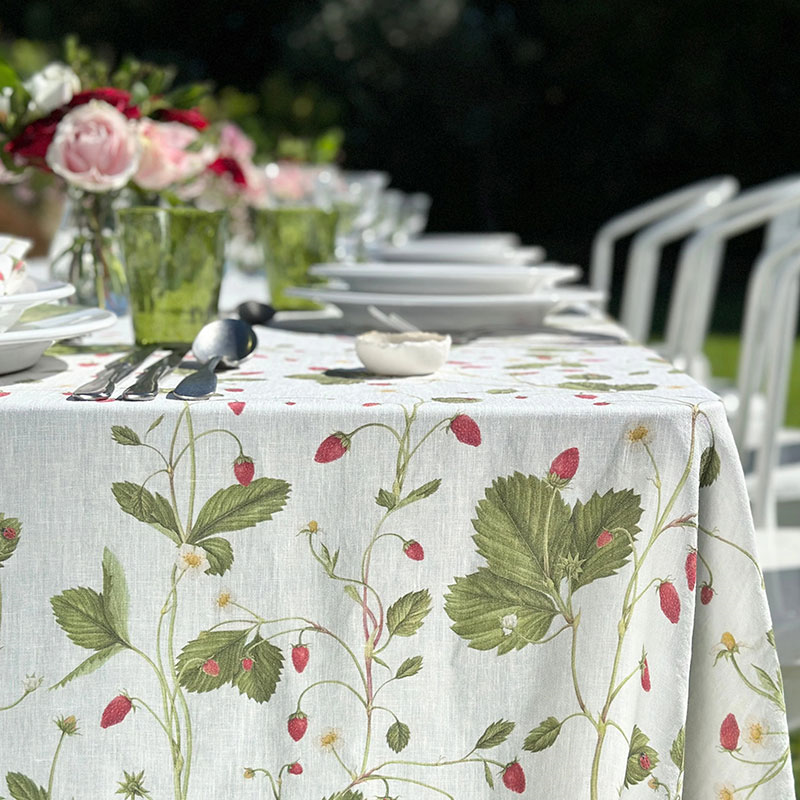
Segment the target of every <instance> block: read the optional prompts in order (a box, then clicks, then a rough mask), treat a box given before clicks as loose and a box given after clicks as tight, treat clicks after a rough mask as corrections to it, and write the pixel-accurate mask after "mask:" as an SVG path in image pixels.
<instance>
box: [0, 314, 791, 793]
mask: <svg viewBox="0 0 800 800" xmlns="http://www.w3.org/2000/svg"><path fill="white" fill-rule="evenodd" d="M259 334H260V339H261V342H260V346H259V348H258V350H257V352H256V353H255V355H254V357H253V358H252V359H251V360H250V361H248V362H246V363H245V364H244V365H242V367H241V368H240V369H238V370H234V371H231V372H227V373H223V374H221V376H220V385H219V391H218V393H217V395H216V396H215V397H213V398H212V399H211V400H209V401H206V402H198V403H194V404H191V405H187V404H184V403H181V402H176V401H172V400H168V399H166V397H164V396H161V397H159V398H158V399H157V400H155V401H154V402H152V403H143V404H136V403H122V402H116V401H112V402H102V403H79V402H70V401H69V400H68V393H69V391H70V389H72V388H74V387H76V386H77V385H79V384H80V383H82V382H83V381H85V380H88V379H89V378H90V377H91V376H92V374H94V373H95V372H96V371H97V370H98V368H99V367H100V366H101V365H103V364H105V363H107V362H108V361H110V360H112V359H113V358H114V357H115V353H114V352H113V351H114V350H115V348H113V347H105V348H103V347H102V346H101V347H100V348H98V347H97V346H95V347H87V348H82V349H74V348H69V347H65V346H64V347H56V348H54V349H53V350H51V352H50V354H49V355H48V356H47V357H46V358H45V359H44V360H43V361H42V362H41V363H40V364H39V366H38V367H37V368H36V370H34V371H31V372H28V373H22V374H20V375H17V376H6V377H5V378H4V379H0V387H2V388H1V389H0V443H1V444H2V450H0V452H1V453H2V459H0V534H1V535H0V562H1V563H0V566H2V570H0V590H1V591H2V616H1V617H0V676H2V678H0V730H2V731H3V736H2V743H1V744H0V795H3V794H7V795H8V796H10V797H12V798H14V799H15V800H46V798H50V799H51V800H57V798H64V799H65V800H66V798H72V797H75V798H86V799H87V800H89V799H90V798H91V800H95V798H101V797H112V796H117V795H115V792H116V791H117V790H119V793H120V795H121V796H124V797H151V798H173V797H174V798H175V799H176V800H186V798H197V800H206V799H207V798H220V799H221V798H282V799H283V800H300V799H301V798H302V800H322V799H323V798H339V800H361V798H364V799H365V800H366V799H367V798H369V799H370V800H372V798H396V797H399V798H403V800H408V799H409V798H427V797H431V798H435V797H446V798H451V800H453V799H454V798H455V799H456V800H471V799H472V798H475V800H478V798H490V797H493V796H495V794H496V793H500V794H509V795H510V796H511V795H515V794H520V795H522V796H525V797H531V798H538V797H542V798H553V799H556V798H563V800H573V798H587V799H590V800H595V799H596V798H617V797H623V798H629V797H630V798H637V797H654V796H655V797H665V798H671V799H674V798H677V797H681V796H682V797H684V798H687V800H695V799H698V800H699V799H700V798H718V799H721V800H731V798H735V800H740V799H741V798H745V797H753V798H762V799H763V800H767V799H769V800H774V799H775V798H786V799H787V800H788V798H791V797H793V796H794V795H793V788H792V776H791V765H790V759H789V750H788V747H789V745H788V736H787V731H786V716H785V712H784V701H783V693H782V687H781V681H780V675H779V671H778V659H777V656H776V651H775V647H774V640H773V636H772V632H771V623H770V619H769V613H768V608H767V603H766V598H765V594H764V588H763V581H762V576H761V573H760V570H759V567H758V564H757V560H756V558H755V538H754V533H753V529H752V523H751V519H750V513H749V509H748V503H747V497H746V492H745V488H744V484H743V479H742V473H741V468H740V466H739V464H738V460H737V456H736V451H735V448H734V446H733V443H732V439H731V435H730V432H729V430H728V427H727V423H726V420H725V415H724V411H723V408H722V406H721V404H720V402H719V401H718V399H717V398H716V397H715V396H713V395H712V394H710V393H709V392H708V391H706V390H705V389H703V388H701V387H700V386H698V385H697V384H695V383H694V382H693V381H692V380H691V379H689V378H688V377H686V376H685V375H684V374H681V373H679V372H677V371H676V370H674V369H672V367H671V366H670V365H669V364H668V363H666V362H664V361H663V360H661V359H660V358H658V357H657V356H655V355H654V354H653V353H651V352H649V351H647V350H645V349H643V348H640V347H638V346H634V345H609V344H605V343H602V342H600V343H595V342H593V341H592V340H591V338H585V339H581V338H580V337H570V336H565V337H561V338H559V337H541V336H528V337H516V338H509V339H479V340H477V341H475V342H472V343H470V344H466V345H461V346H457V347H454V349H453V351H452V353H451V359H450V361H449V362H448V363H447V364H446V365H445V367H444V368H443V369H442V370H441V371H440V372H439V373H437V374H436V375H433V376H430V377H426V378H405V379H391V378H382V377H376V376H371V375H368V374H365V373H364V372H363V371H362V370H361V369H359V365H358V362H357V360H356V358H355V354H354V349H353V341H352V339H350V338H348V337H334V336H320V335H309V334H299V333H288V332H278V331H267V330H266V329H259ZM179 377H180V375H175V376H173V377H172V378H171V379H169V380H167V381H166V386H167V387H168V388H169V387H172V386H174V385H175V383H176V382H177V380H178V379H179ZM3 781H5V784H6V785H4V784H3ZM493 785H494V787H495V788H494V789H493V788H492V786H493Z"/></svg>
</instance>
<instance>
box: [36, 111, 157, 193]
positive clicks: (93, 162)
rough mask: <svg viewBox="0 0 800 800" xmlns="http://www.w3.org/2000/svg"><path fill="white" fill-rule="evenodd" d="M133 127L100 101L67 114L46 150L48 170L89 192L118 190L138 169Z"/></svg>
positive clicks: (138, 156) (139, 155)
mask: <svg viewBox="0 0 800 800" xmlns="http://www.w3.org/2000/svg"><path fill="white" fill-rule="evenodd" d="M140 158H141V144H140V142H139V135H138V133H137V131H136V124H135V123H134V122H131V121H130V120H129V119H127V117H126V116H125V115H124V114H123V113H122V112H120V111H117V109H116V108H114V107H113V106H112V105H109V104H108V103H104V102H103V101H102V100H90V101H89V102H88V103H86V104H85V105H82V106H78V107H77V108H73V109H72V111H70V112H69V113H67V114H66V115H65V116H64V118H63V119H62V120H61V122H59V123H58V127H57V128H56V134H55V136H54V137H53V141H52V142H51V143H50V146H49V147H48V148H47V155H46V156H45V161H46V162H47V166H48V167H50V169H52V170H53V172H55V173H56V175H60V176H61V177H62V178H64V179H65V180H66V181H67V182H68V183H70V184H72V185H73V186H77V187H78V188H79V189H85V190H86V191H89V192H109V191H113V190H115V189H121V188H122V187H123V186H125V184H126V183H127V182H128V180H130V178H131V177H133V175H134V173H135V172H136V170H137V169H138V167H139V159H140Z"/></svg>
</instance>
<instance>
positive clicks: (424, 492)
mask: <svg viewBox="0 0 800 800" xmlns="http://www.w3.org/2000/svg"><path fill="white" fill-rule="evenodd" d="M441 484H442V479H441V478H435V479H434V480H432V481H428V482H427V483H423V484H422V486H419V487H417V488H416V489H412V490H411V491H410V492H409V493H408V494H407V495H406V496H405V497H404V498H403V499H402V500H400V502H399V503H397V505H396V506H395V508H402V507H403V506H408V505H411V503H416V502H417V500H424V499H425V498H426V497H430V496H431V495H432V494H433V493H434V492H435V491H436V490H437V489H438V488H439V486H441Z"/></svg>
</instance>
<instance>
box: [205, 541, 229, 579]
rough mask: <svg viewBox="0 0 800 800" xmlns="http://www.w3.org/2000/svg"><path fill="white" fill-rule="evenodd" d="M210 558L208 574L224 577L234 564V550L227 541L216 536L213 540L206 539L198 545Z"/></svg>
mask: <svg viewBox="0 0 800 800" xmlns="http://www.w3.org/2000/svg"><path fill="white" fill-rule="evenodd" d="M197 546H198V547H202V548H203V550H205V551H206V555H207V556H208V564H209V567H208V574H209V575H224V574H225V573H226V572H227V571H228V570H229V569H230V568H231V565H232V564H233V548H232V547H231V543H230V542H229V541H228V540H227V539H223V538H222V537H221V536H215V537H213V538H212V539H204V540H203V541H202V542H200V543H198V545H197Z"/></svg>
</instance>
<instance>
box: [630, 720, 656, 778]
mask: <svg viewBox="0 0 800 800" xmlns="http://www.w3.org/2000/svg"><path fill="white" fill-rule="evenodd" d="M649 741H650V738H649V737H648V736H645V734H643V733H642V732H641V731H640V730H639V728H638V727H637V726H636V725H634V726H633V732H632V733H631V744H630V748H629V750H628V763H627V765H626V768H625V787H626V788H627V787H628V786H633V785H634V784H637V783H641V782H642V781H643V780H644V779H645V778H646V777H647V776H648V775H649V774H650V773H651V772H652V771H653V769H654V768H655V766H656V764H658V753H657V752H656V751H655V750H653V748H652V747H650V746H649V744H648V743H649Z"/></svg>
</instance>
